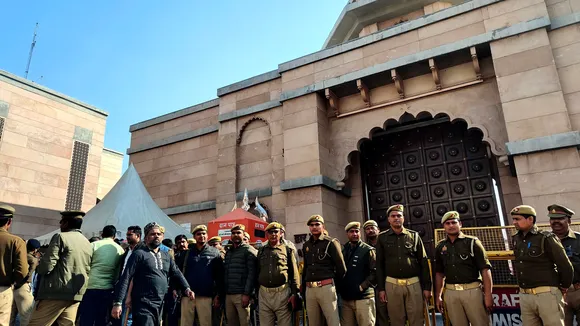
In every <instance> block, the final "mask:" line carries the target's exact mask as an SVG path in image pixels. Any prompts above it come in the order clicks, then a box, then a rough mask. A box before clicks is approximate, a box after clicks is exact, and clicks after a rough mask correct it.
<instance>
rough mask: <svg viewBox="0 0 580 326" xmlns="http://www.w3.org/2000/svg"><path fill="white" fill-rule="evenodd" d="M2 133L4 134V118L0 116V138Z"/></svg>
mask: <svg viewBox="0 0 580 326" xmlns="http://www.w3.org/2000/svg"><path fill="white" fill-rule="evenodd" d="M3 134H4V118H0V140H2V135H3Z"/></svg>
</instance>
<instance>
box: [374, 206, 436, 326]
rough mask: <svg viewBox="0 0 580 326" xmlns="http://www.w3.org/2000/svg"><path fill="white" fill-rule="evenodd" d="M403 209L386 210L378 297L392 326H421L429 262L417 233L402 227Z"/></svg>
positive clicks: (380, 243) (380, 244)
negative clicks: (388, 226) (387, 225)
mask: <svg viewBox="0 0 580 326" xmlns="http://www.w3.org/2000/svg"><path fill="white" fill-rule="evenodd" d="M403 212H404V207H403V205H393V206H391V207H389V209H388V210H387V216H388V217H389V223H390V225H391V228H390V229H389V230H388V231H386V232H383V233H381V234H380V235H379V240H378V243H377V278H378V288H379V291H380V293H379V297H380V299H381V301H383V302H386V303H387V308H388V310H389V318H390V320H391V324H392V325H405V322H406V321H407V320H408V321H409V326H422V325H423V323H424V321H425V320H424V319H425V317H424V316H425V315H424V313H423V306H424V304H423V303H424V301H425V300H428V299H429V298H430V297H431V273H430V271H429V261H428V260H427V253H426V252H425V247H424V246H423V241H422V240H421V236H420V235H419V233H417V232H415V231H413V230H409V229H407V228H405V227H404V226H403V223H404V221H405V217H404V215H403Z"/></svg>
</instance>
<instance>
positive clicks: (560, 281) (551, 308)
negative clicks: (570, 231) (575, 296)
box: [513, 225, 574, 326]
mask: <svg viewBox="0 0 580 326" xmlns="http://www.w3.org/2000/svg"><path fill="white" fill-rule="evenodd" d="M513 246H514V255H515V259H514V263H515V264H514V265H515V268H516V274H517V277H518V284H519V286H520V308H521V311H522V323H523V325H526V326H536V325H538V326H541V325H545V326H551V325H564V300H563V298H562V293H561V291H560V289H559V288H560V287H562V288H569V287H570V285H571V284H572V279H573V276H574V271H573V269H572V264H571V263H570V260H569V259H568V257H566V252H565V251H564V247H562V244H561V243H560V241H559V240H558V239H557V237H556V236H555V235H554V234H553V233H551V232H546V231H540V230H539V229H538V227H537V226H535V225H534V227H533V228H532V229H531V230H529V231H528V232H526V233H524V232H522V231H518V232H517V233H516V234H514V236H513Z"/></svg>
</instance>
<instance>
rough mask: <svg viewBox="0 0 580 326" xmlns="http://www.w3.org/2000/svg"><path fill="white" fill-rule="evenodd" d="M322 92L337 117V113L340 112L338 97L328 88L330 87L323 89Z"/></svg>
mask: <svg viewBox="0 0 580 326" xmlns="http://www.w3.org/2000/svg"><path fill="white" fill-rule="evenodd" d="M324 94H325V95H326V98H327V99H328V103H329V105H330V108H331V109H332V110H333V111H334V115H335V116H337V117H338V115H339V114H340V112H339V111H338V97H337V96H336V95H335V94H334V92H333V91H331V90H330V88H327V89H326V90H325V91H324Z"/></svg>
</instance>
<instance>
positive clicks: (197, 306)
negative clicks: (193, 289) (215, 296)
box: [181, 296, 212, 326]
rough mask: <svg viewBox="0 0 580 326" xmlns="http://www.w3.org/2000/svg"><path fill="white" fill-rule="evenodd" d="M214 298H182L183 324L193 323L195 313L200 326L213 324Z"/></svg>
mask: <svg viewBox="0 0 580 326" xmlns="http://www.w3.org/2000/svg"><path fill="white" fill-rule="evenodd" d="M211 305H212V299H211V298H208V297H197V296H196V297H195V299H194V300H189V298H188V297H183V298H181V325H193V322H194V321H195V314H196V313H197V317H198V319H199V324H200V326H211V309H212V307H211Z"/></svg>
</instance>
